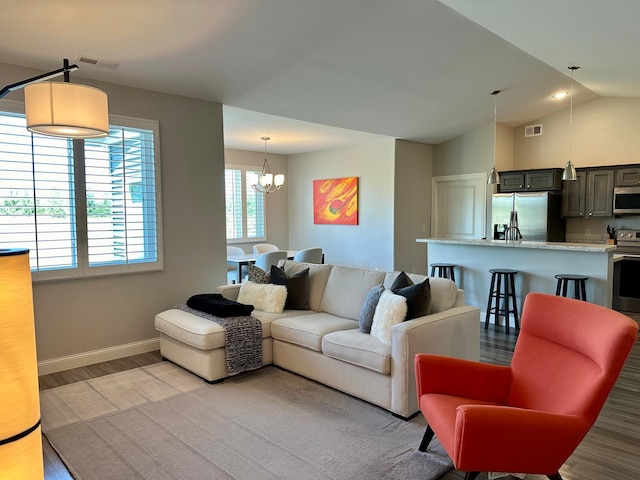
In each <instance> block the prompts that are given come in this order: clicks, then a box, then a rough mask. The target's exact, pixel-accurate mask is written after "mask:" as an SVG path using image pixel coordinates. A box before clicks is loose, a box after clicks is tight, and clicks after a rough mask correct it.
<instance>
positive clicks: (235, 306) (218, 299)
mask: <svg viewBox="0 0 640 480" xmlns="http://www.w3.org/2000/svg"><path fill="white" fill-rule="evenodd" d="M187 307H189V308H193V309H194V310H200V311H201V312H205V313H208V314H209V315H214V316H216V317H221V318H227V317H244V316H247V315H251V312H253V305H245V304H243V303H238V302H234V301H233V300H227V299H226V298H224V297H223V296H222V295H221V294H219V293H200V294H198V295H194V296H192V297H191V298H189V300H187Z"/></svg>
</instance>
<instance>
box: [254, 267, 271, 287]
mask: <svg viewBox="0 0 640 480" xmlns="http://www.w3.org/2000/svg"><path fill="white" fill-rule="evenodd" d="M249 281H250V282H253V283H271V275H270V273H269V272H265V271H264V270H262V269H261V268H260V267H256V266H255V265H253V264H249Z"/></svg>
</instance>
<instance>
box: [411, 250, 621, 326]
mask: <svg viewBox="0 0 640 480" xmlns="http://www.w3.org/2000/svg"><path fill="white" fill-rule="evenodd" d="M416 241H417V242H419V243H426V244H427V265H428V264H430V263H453V264H455V265H457V267H456V282H457V283H458V286H459V287H460V288H462V289H464V292H465V299H466V303H467V304H468V305H473V306H475V307H478V308H480V309H481V310H482V311H483V312H484V311H486V308H487V302H488V297H489V287H490V283H491V274H490V273H489V269H492V268H508V269H513V270H517V271H518V272H519V273H518V275H516V293H517V300H518V310H519V311H521V309H522V302H523V300H524V297H525V296H526V294H527V293H529V292H543V293H550V294H555V292H556V282H557V280H556V278H554V275H556V274H560V273H563V274H574V275H584V276H586V277H588V278H589V279H588V280H587V283H586V286H587V300H588V301H589V302H593V303H597V304H599V305H603V306H605V307H609V308H610V307H611V304H612V292H613V260H614V259H613V253H614V252H615V249H616V247H615V246H614V245H605V244H591V243H564V242H527V241H504V240H462V239H450V238H447V239H444V238H418V239H417V240H416ZM567 295H568V296H573V285H571V286H570V288H569V291H568V293H567ZM482 318H483V319H484V313H483V316H482ZM492 320H493V318H492Z"/></svg>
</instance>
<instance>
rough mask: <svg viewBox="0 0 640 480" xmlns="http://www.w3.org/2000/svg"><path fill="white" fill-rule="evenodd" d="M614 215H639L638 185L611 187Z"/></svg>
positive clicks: (639, 196) (639, 198) (639, 192)
mask: <svg viewBox="0 0 640 480" xmlns="http://www.w3.org/2000/svg"><path fill="white" fill-rule="evenodd" d="M613 214H614V215H640V187H616V188H614V189H613Z"/></svg>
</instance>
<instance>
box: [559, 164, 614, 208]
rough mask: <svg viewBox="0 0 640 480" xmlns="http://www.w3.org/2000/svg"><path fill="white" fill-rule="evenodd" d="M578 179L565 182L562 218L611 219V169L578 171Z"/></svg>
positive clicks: (612, 173) (612, 175)
mask: <svg viewBox="0 0 640 480" xmlns="http://www.w3.org/2000/svg"><path fill="white" fill-rule="evenodd" d="M576 173H577V176H578V179H577V180H575V181H565V182H564V187H563V191H562V216H563V217H611V216H612V215H613V178H614V171H613V169H593V170H578V171H577V172H576Z"/></svg>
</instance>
